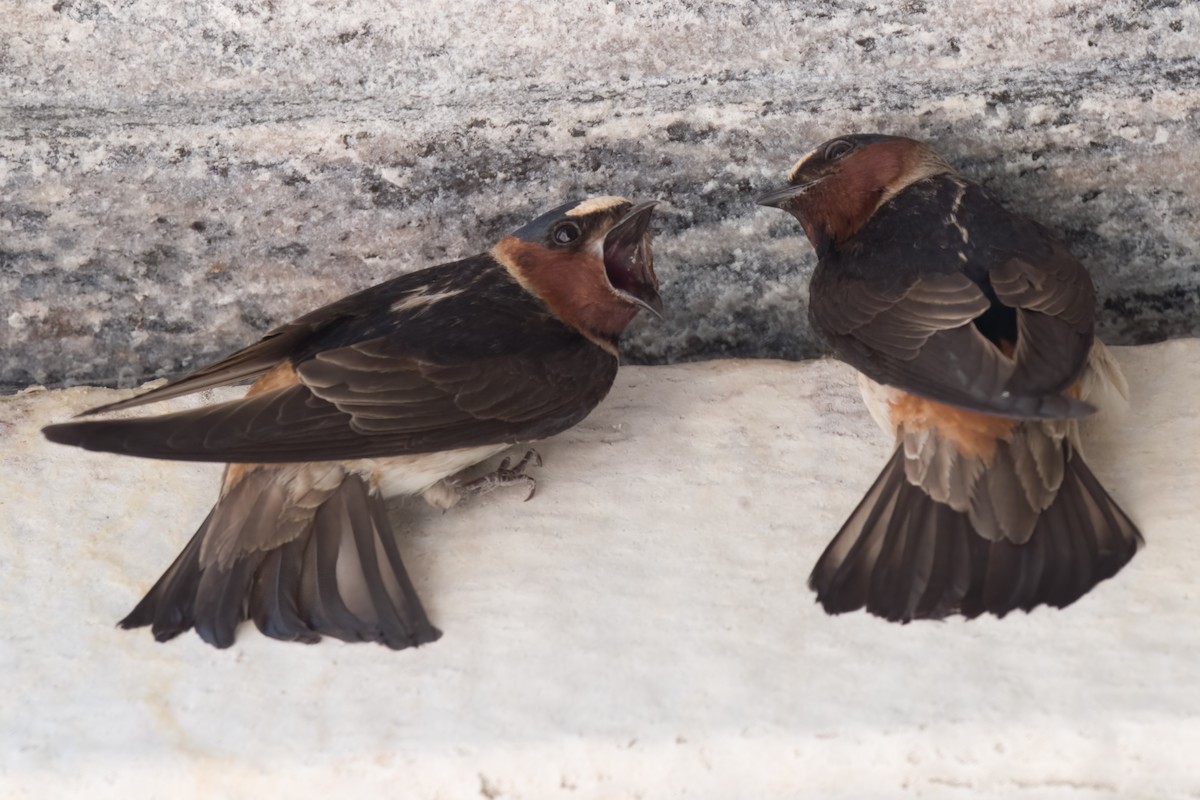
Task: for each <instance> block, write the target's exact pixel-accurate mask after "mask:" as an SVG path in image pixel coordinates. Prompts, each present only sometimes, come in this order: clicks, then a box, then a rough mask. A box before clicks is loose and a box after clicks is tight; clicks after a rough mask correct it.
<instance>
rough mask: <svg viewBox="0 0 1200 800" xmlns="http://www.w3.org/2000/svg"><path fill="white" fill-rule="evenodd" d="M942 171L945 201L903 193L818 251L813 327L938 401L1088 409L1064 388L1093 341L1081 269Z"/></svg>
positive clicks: (861, 363) (1017, 412)
mask: <svg viewBox="0 0 1200 800" xmlns="http://www.w3.org/2000/svg"><path fill="white" fill-rule="evenodd" d="M936 180H940V181H942V182H943V183H944V184H945V186H944V190H945V192H950V193H953V194H952V196H951V197H949V198H948V197H946V196H943V195H944V193H945V192H930V191H926V192H916V193H915V194H912V195H910V193H909V192H904V193H901V194H900V195H899V196H897V198H895V199H893V200H892V201H891V202H890V203H889V204H887V205H885V206H884V207H883V208H882V209H880V211H879V212H877V214H876V217H873V218H872V219H871V220H870V221H869V222H868V223H867V225H865V226H864V227H863V229H862V230H861V231H860V232H859V234H858V235H857V236H856V237H855V238H854V239H853V240H851V241H850V242H849V243H847V244H846V245H845V246H844V247H843V248H842V249H841V250H840V251H839V252H835V253H831V254H829V255H828V256H826V258H824V259H822V261H821V263H820V264H819V265H818V267H817V271H816V273H815V274H814V275H813V280H812V286H811V299H810V303H809V318H810V320H811V322H812V325H813V328H814V329H815V330H816V331H817V332H818V333H819V334H820V335H822V336H823V337H824V338H825V339H826V340H827V341H828V342H829V343H830V344H831V345H832V346H833V348H834V350H835V351H836V353H837V355H838V357H839V358H841V359H842V360H844V361H846V362H847V363H849V364H851V365H852V366H854V367H855V368H856V369H858V370H859V371H861V372H863V373H864V374H866V375H867V376H868V377H870V378H872V379H873V380H875V381H878V382H880V383H884V384H888V385H891V386H896V387H898V388H901V389H905V390H907V391H910V392H913V393H915V394H918V395H921V396H923V397H928V398H930V399H932V400H938V401H940V402H944V403H947V404H950V405H955V406H959V407H962V408H967V409H970V410H973V411H981V412H984V413H991V414H997V415H1000V416H1010V417H1025V418H1046V417H1048V418H1062V417H1078V416H1084V415H1087V414H1089V413H1091V412H1092V411H1093V410H1094V409H1093V408H1092V406H1090V405H1088V404H1087V403H1084V402H1081V401H1079V400H1077V399H1075V398H1073V397H1069V396H1066V395H1064V394H1063V392H1064V391H1066V390H1067V389H1069V387H1070V386H1071V385H1072V383H1073V382H1074V381H1075V380H1076V379H1077V378H1078V377H1079V375H1080V373H1081V372H1082V370H1083V366H1084V364H1085V363H1086V360H1087V354H1088V351H1089V350H1090V348H1091V343H1092V336H1093V329H1092V319H1093V318H1092V314H1093V307H1094V302H1095V299H1094V290H1093V288H1092V283H1091V279H1090V278H1089V276H1088V274H1087V271H1086V270H1085V269H1084V267H1083V265H1082V264H1080V263H1079V262H1078V261H1077V260H1075V259H1074V258H1073V257H1072V256H1071V255H1070V253H1069V252H1067V250H1066V248H1064V247H1062V246H1061V245H1059V244H1058V243H1056V242H1054V241H1053V239H1051V238H1050V237H1049V235H1048V234H1047V233H1046V232H1045V231H1044V230H1043V229H1042V228H1041V227H1040V226H1037V225H1036V224H1035V223H1032V222H1030V221H1029V220H1025V219H1024V218H1021V217H1017V216H1015V215H1012V214H1009V213H1008V212H1007V211H1005V210H1004V209H1002V208H1001V207H1000V206H998V205H996V204H995V203H993V202H992V201H990V200H989V199H988V198H987V197H986V195H983V193H982V190H980V189H978V187H973V186H970V185H968V186H966V187H963V186H962V185H961V184H959V183H955V182H954V181H953V180H952V179H950V178H942V179H936ZM960 191H961V192H963V196H962V197H958V196H957V193H959V192H960ZM956 197H957V199H954V198H956ZM951 203H954V204H956V207H957V211H956V212H955V214H956V216H955V217H954V220H955V222H957V224H951V223H950V222H949V217H948V216H947V210H948V209H949V207H950V204H951ZM877 218H878V219H877ZM963 231H968V233H967V234H966V235H964V233H963Z"/></svg>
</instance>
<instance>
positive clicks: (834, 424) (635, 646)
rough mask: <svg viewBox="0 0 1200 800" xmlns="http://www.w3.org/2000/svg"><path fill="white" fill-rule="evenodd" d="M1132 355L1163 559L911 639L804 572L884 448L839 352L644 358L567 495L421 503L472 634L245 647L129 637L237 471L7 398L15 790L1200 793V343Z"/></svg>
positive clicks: (569, 469)
mask: <svg viewBox="0 0 1200 800" xmlns="http://www.w3.org/2000/svg"><path fill="white" fill-rule="evenodd" d="M1117 355H1118V357H1119V359H1120V361H1121V362H1122V364H1123V365H1124V367H1125V370H1126V373H1127V376H1128V377H1129V379H1130V384H1131V387H1132V400H1131V403H1130V407H1129V409H1128V410H1126V411H1124V412H1122V411H1120V410H1117V411H1115V412H1114V413H1107V414H1106V415H1105V416H1104V417H1102V418H1099V419H1097V420H1095V421H1094V422H1091V423H1089V431H1088V437H1089V438H1088V447H1087V455H1088V460H1089V463H1091V465H1092V466H1093V469H1094V470H1095V472H1096V473H1097V475H1098V476H1099V477H1100V479H1101V480H1102V481H1103V482H1104V483H1105V485H1106V486H1107V487H1108V488H1109V489H1110V490H1111V492H1112V493H1113V494H1114V496H1115V497H1116V498H1117V499H1118V500H1119V501H1120V502H1122V503H1123V504H1124V506H1125V507H1126V509H1127V510H1128V511H1129V513H1130V514H1131V516H1132V517H1133V518H1134V519H1135V520H1136V521H1137V522H1138V523H1139V524H1140V525H1141V527H1142V530H1143V532H1144V533H1145V536H1146V539H1147V542H1148V546H1147V548H1146V549H1145V550H1144V551H1143V552H1142V553H1140V554H1139V555H1138V556H1137V557H1136V558H1135V559H1134V561H1133V562H1132V563H1131V564H1130V565H1129V566H1128V567H1127V568H1126V569H1125V570H1124V571H1123V572H1122V573H1120V574H1119V575H1118V576H1117V577H1116V578H1115V579H1114V580H1112V581H1109V582H1107V583H1104V584H1102V585H1101V586H1100V587H1098V589H1097V590H1095V591H1093V592H1092V593H1091V594H1090V595H1088V596H1087V597H1085V598H1084V599H1083V600H1082V601H1080V602H1079V603H1078V604H1076V605H1075V606H1073V607H1071V608H1070V609H1067V610H1066V611H1063V612H1055V611H1048V610H1045V609H1042V610H1039V611H1036V612H1034V613H1033V614H1030V615H1024V614H1017V615H1015V616H1013V617H1011V618H1009V619H1006V620H1003V621H997V620H993V619H980V620H977V621H974V622H971V623H964V622H962V621H960V620H953V621H950V622H947V623H943V624H936V623H929V624H921V623H918V624H913V625H909V626H895V625H888V624H885V623H883V622H880V621H879V620H876V619H874V618H871V617H868V616H866V615H864V614H852V615H847V616H843V617H839V618H829V617H826V616H825V615H824V614H823V613H821V612H820V611H819V610H818V608H817V607H816V606H815V605H814V603H813V599H812V596H811V594H810V593H809V592H808V590H807V589H806V588H805V586H804V582H805V579H806V577H807V574H808V571H809V570H810V568H811V567H812V565H813V562H814V561H815V559H816V558H817V556H818V555H819V553H820V552H821V550H822V548H824V546H825V544H826V543H827V542H828V540H829V539H830V537H831V536H832V534H833V533H834V531H835V530H836V529H837V527H838V525H839V524H840V523H841V522H842V520H843V519H844V518H845V516H846V515H847V514H848V513H849V511H850V510H851V508H852V507H853V506H854V504H855V503H856V502H857V501H858V499H859V497H860V496H861V494H862V492H863V491H864V490H865V489H866V488H867V486H868V485H869V484H870V483H871V481H872V480H873V479H874V477H875V475H876V474H877V472H878V470H879V469H880V468H881V467H882V466H883V463H884V461H885V459H886V457H887V455H888V452H889V443H888V442H887V441H886V439H885V438H884V437H883V435H882V434H881V433H880V432H879V431H878V430H877V429H876V428H875V427H874V425H873V423H872V422H871V421H870V419H869V418H868V416H867V413H866V411H865V409H864V408H863V407H862V405H861V403H860V401H859V399H858V396H857V391H856V389H855V388H854V383H853V378H852V374H851V372H850V370H849V369H847V368H846V367H844V366H843V365H841V364H838V363H834V362H808V363H785V362H775V361H723V362H722V361H718V362H709V363H702V364H691V365H685V366H674V367H630V368H626V369H623V370H622V372H621V375H620V376H619V378H618V382H617V386H616V388H615V389H614V391H613V393H612V395H611V396H610V398H609V399H608V400H606V401H605V403H604V404H603V405H602V406H601V408H600V409H599V410H598V411H597V412H596V413H595V414H593V415H592V417H591V418H590V419H588V420H587V421H586V422H585V423H584V424H583V425H581V426H579V427H578V428H577V429H576V430H574V431H571V432H569V433H568V434H566V435H563V436H560V437H558V438H556V439H554V440H551V441H548V442H546V443H544V444H543V445H542V446H541V447H540V450H541V452H542V454H543V456H544V457H545V462H546V466H545V468H544V469H543V470H541V471H540V472H539V473H538V477H539V481H540V486H539V492H538V495H537V497H536V498H535V499H534V500H533V501H531V502H530V503H528V504H525V503H522V502H521V496H520V495H521V493H520V492H510V493H497V494H494V495H492V496H489V497H486V498H483V499H482V500H479V501H477V502H474V503H471V504H468V505H464V506H463V507H460V508H457V509H454V510H452V511H450V512H449V513H446V514H444V515H443V514H441V513H438V512H435V511H432V510H430V509H426V508H423V507H420V506H418V505H417V504H416V503H414V504H411V505H399V506H397V507H396V508H395V509H394V521H395V523H396V525H397V528H398V530H400V531H401V533H400V538H401V551H402V552H403V553H404V556H405V558H406V560H407V563H408V565H409V568H410V571H411V573H412V575H413V578H414V581H415V582H416V584H417V587H418V590H419V591H420V592H421V594H422V597H423V598H424V599H425V602H426V604H427V608H428V610H429V613H430V616H431V617H432V618H433V620H434V621H435V623H436V624H438V625H439V626H440V627H441V628H442V629H443V630H444V631H445V636H444V637H443V639H442V640H441V641H440V642H438V643H436V644H434V645H432V646H429V647H425V648H422V649H420V650H416V651H406V652H402V653H393V652H389V651H387V650H385V649H383V648H381V647H376V646H368V645H345V644H342V643H340V642H334V641H327V642H323V643H321V644H320V645H316V646H312V647H304V646H300V645H286V644H281V643H278V642H274V641H270V640H267V639H265V638H263V637H262V636H260V635H259V634H258V632H257V631H255V630H254V629H253V627H252V626H245V627H243V628H242V629H241V631H240V633H241V635H240V637H239V639H238V642H237V644H236V645H235V646H234V647H233V648H232V649H231V650H228V651H223V652H222V651H216V650H214V649H212V648H210V647H207V646H205V645H203V644H202V643H201V642H200V640H199V639H198V638H197V637H196V636H194V635H192V634H189V635H186V636H184V637H181V638H179V639H177V640H175V641H173V642H171V643H169V644H166V645H160V644H156V643H155V642H154V641H153V640H152V639H151V637H150V635H149V634H148V633H147V632H146V631H144V630H143V631H135V632H125V631H120V630H118V629H117V628H116V627H115V625H114V623H115V621H116V620H117V619H119V618H120V617H121V616H122V615H124V614H125V613H126V612H128V611H129V609H130V608H131V607H132V605H133V604H134V603H135V602H136V601H137V600H138V598H139V597H140V596H141V594H142V593H143V592H144V591H145V590H146V589H147V588H148V587H149V586H150V584H151V583H152V582H153V581H154V580H155V579H156V578H157V577H158V576H159V574H160V573H161V572H162V571H163V570H164V569H165V568H166V566H167V565H168V564H169V563H170V561H171V560H172V559H173V558H174V557H175V555H176V554H177V552H178V551H179V549H180V548H181V547H182V545H183V544H184V542H185V541H186V540H187V538H188V536H190V534H191V533H192V531H193V530H194V529H195V527H196V526H197V525H198V524H199V523H200V521H201V520H202V518H203V516H204V514H205V513H206V512H207V510H208V508H209V506H210V505H211V503H212V501H213V499H214V496H215V492H216V486H217V478H218V473H219V470H220V468H219V467H218V466H208V465H199V466H197V465H187V464H171V463H166V462H153V461H144V460H138V459H127V458H118V457H110V456H104V455H96V454H91V453H85V452H79V451H73V450H69V449H66V448H59V447H54V446H52V445H49V444H46V443H44V442H43V441H42V440H41V438H40V436H39V435H38V433H37V430H38V428H39V427H40V426H42V425H44V424H47V423H49V422H52V421H58V420H62V419H65V418H67V417H68V416H70V415H71V414H73V413H75V412H77V411H79V410H81V409H83V408H85V407H88V406H91V405H93V404H95V403H98V402H103V401H107V400H110V399H113V398H115V397H117V396H118V394H117V393H116V392H111V391H107V390H95V389H72V390H67V391H55V392H46V391H30V392H27V393H24V394H21V395H18V396H14V397H7V398H2V399H0V460H2V463H3V467H2V469H0V515H3V518H4V519H5V521H6V525H5V528H6V535H5V536H4V537H3V538H0V585H2V586H3V587H4V591H3V593H0V673H2V674H3V675H4V676H5V678H6V680H5V681H4V682H3V685H2V686H0V712H2V717H3V719H4V724H3V726H2V727H0V795H3V796H4V797H16V798H19V797H31V798H32V797H66V796H79V797H89V798H105V797H114V798H115V797H121V798H124V797H131V796H132V797H148V796H170V797H172V798H191V797H196V798H211V797H216V796H241V795H247V796H249V795H260V796H261V795H270V796H284V795H289V796H295V797H308V796H312V797H320V796H329V795H330V794H331V793H337V794H345V793H348V792H349V793H354V792H360V793H368V796H396V797H406V798H409V797H413V798H417V797H421V798H423V797H430V798H432V797H448V798H458V797H477V796H483V797H489V798H498V797H502V798H506V799H507V798H552V797H563V798H566V797H570V798H593V797H594V798H601V797H603V798H626V797H629V798H632V797H654V798H663V797H677V796H685V795H686V796H688V797H713V798H729V797H755V798H772V797H781V798H782V797H820V798H834V797H901V796H902V797H918V796H919V797H942V796H945V797H965V796H970V797H972V798H976V797H984V798H992V797H994V798H1011V797H1017V796H1020V797H1027V796H1028V797H1038V798H1060V797H1061V798H1072V799H1073V800H1077V799H1078V798H1122V800H1128V798H1135V797H1146V798H1163V797H1177V796H1185V795H1189V796H1190V795H1191V794H1194V793H1197V792H1200V770H1197V769H1196V766H1195V765H1196V753H1195V743H1196V742H1197V741H1200V670H1197V666H1196V665H1197V664H1200V625H1197V610H1196V601H1197V593H1196V590H1195V588H1194V587H1195V576H1196V574H1198V573H1200V539H1198V538H1197V536H1196V535H1195V534H1196V531H1195V528H1196V520H1197V518H1198V517H1197V504H1198V503H1200V418H1198V417H1197V414H1196V410H1195V408H1196V406H1195V403H1196V399H1195V398H1196V396H1197V392H1198V391H1200V367H1197V364H1200V340H1186V341H1174V342H1168V343H1165V344H1162V345H1156V346H1151V347H1141V348H1133V349H1125V348H1121V349H1118V350H1117Z"/></svg>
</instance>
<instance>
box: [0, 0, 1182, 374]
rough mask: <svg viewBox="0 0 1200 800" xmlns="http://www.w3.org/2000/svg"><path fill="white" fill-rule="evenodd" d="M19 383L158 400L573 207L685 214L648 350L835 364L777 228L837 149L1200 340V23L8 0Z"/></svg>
mask: <svg viewBox="0 0 1200 800" xmlns="http://www.w3.org/2000/svg"><path fill="white" fill-rule="evenodd" d="M0 5H2V6H4V7H3V8H2V9H0V10H2V11H3V15H2V17H0V18H2V19H3V20H4V22H3V23H2V24H3V26H4V29H5V35H4V36H3V37H2V38H0V186H2V189H0V389H7V390H11V389H13V388H17V387H21V386H24V385H27V384H29V383H34V382H36V383H45V384H50V385H60V384H64V383H66V384H70V383H80V382H87V383H107V384H114V383H119V384H121V385H132V384H134V383H136V382H138V381H140V380H142V379H145V378H148V377H153V376H156V375H166V374H174V373H177V372H179V371H181V370H185V369H188V368H191V367H195V366H197V365H199V364H200V363H201V362H203V361H205V360H208V359H211V358H213V357H216V356H218V355H220V354H222V353H225V352H228V351H230V350H232V349H234V348H236V347H238V346H240V345H243V344H245V343H248V342H249V341H251V340H253V339H254V338H256V336H257V335H259V334H261V333H263V332H264V331H265V330H267V329H268V328H269V327H271V326H272V325H273V324H275V323H277V322H281V321H284V320H286V319H288V318H290V317H292V316H294V315H296V314H299V313H301V312H303V311H306V310H308V309H310V308H312V307H314V306H316V305H318V304H320V303H322V302H325V301H327V300H330V299H334V298H336V297H338V296H340V295H341V294H343V293H345V292H348V291H350V290H352V289H356V288H360V287H363V286H366V285H368V284H370V283H372V282H375V281H378V280H381V279H383V278H386V277H388V276H390V275H393V274H395V273H398V272H401V271H407V270H412V269H416V268H419V267H422V266H427V265H430V264H433V263H437V262H440V261H444V260H449V259H452V258H456V257H459V256H464V255H468V254H471V253H473V252H477V251H479V250H482V249H485V248H486V247H487V246H489V245H490V243H491V242H493V241H494V240H495V239H496V238H497V237H499V236H500V235H502V234H503V233H505V232H506V231H507V230H509V229H511V228H513V227H514V226H516V225H517V224H519V223H520V222H521V221H522V220H523V219H525V218H528V217H529V216H531V215H533V214H536V213H537V212H538V211H539V210H540V209H543V208H546V207H550V206H553V205H556V204H558V203H560V202H562V201H563V200H565V199H568V198H569V197H574V196H581V195H587V194H596V193H606V194H607V193H614V194H624V195H627V196H630V197H634V198H638V199H643V198H644V199H658V200H660V201H662V206H661V208H662V214H661V219H660V221H659V223H658V226H657V230H658V245H657V263H658V265H659V267H658V268H659V273H660V277H661V278H662V281H663V296H664V299H665V300H666V302H667V303H668V307H669V312H670V315H669V319H668V320H667V321H666V322H665V323H657V322H652V321H650V320H639V321H638V322H637V323H635V326H634V328H632V329H631V331H630V334H629V336H628V339H627V353H628V355H629V357H630V359H631V360H634V361H643V362H661V361H676V360H687V359H704V358H714V357H721V356H730V355H743V356H782V357H787V358H800V357H809V356H813V355H817V354H818V353H819V352H820V349H819V345H818V344H817V343H816V342H815V341H814V340H813V338H812V336H811V334H810V332H809V330H808V328H807V323H806V321H805V303H806V297H807V291H806V285H807V280H808V276H809V274H810V271H811V269H812V265H813V257H812V254H811V252H810V250H809V248H808V246H807V243H806V242H805V241H804V240H803V238H802V236H801V235H800V231H799V229H798V227H797V226H796V225H795V224H794V223H793V222H792V221H790V220H789V219H788V218H787V217H785V216H784V215H782V214H780V213H779V212H777V211H773V210H771V209H761V208H759V207H757V206H755V205H754V203H753V198H754V196H755V195H756V193H757V192H759V191H761V190H763V189H766V188H770V187H774V186H777V185H779V184H780V182H781V181H782V179H783V175H784V173H785V171H786V169H787V167H788V166H789V165H790V163H791V162H792V161H793V160H794V159H795V158H796V157H797V156H798V155H800V154H801V153H802V152H804V151H805V150H807V149H808V148H809V147H810V146H811V145H813V144H815V143H816V142H819V141H821V140H823V139H826V138H829V137H830V136H833V135H836V134H839V133H847V132H854V131H873V130H876V131H885V132H892V133H900V134H906V135H912V136H917V137H921V138H925V139H928V140H930V141H931V142H933V143H934V144H935V145H936V146H938V147H939V148H940V149H941V150H942V151H943V153H944V154H945V155H946V156H947V157H948V158H949V159H950V160H951V161H952V163H955V164H956V165H958V166H959V167H960V168H961V169H962V171H964V172H965V173H966V174H968V175H970V176H972V177H975V178H976V179H979V180H981V181H983V182H984V183H985V184H986V185H987V186H989V187H990V188H991V189H992V190H993V191H994V192H995V193H997V194H998V195H999V196H1000V197H1002V198H1004V199H1006V200H1007V201H1008V202H1009V203H1010V204H1011V205H1012V206H1014V207H1017V208H1020V209H1023V210H1026V211H1027V212H1029V213H1030V214H1032V215H1034V216H1036V217H1038V218H1040V219H1041V220H1042V221H1043V222H1045V223H1046V224H1048V225H1049V226H1050V227H1051V228H1052V229H1054V230H1056V231H1058V232H1059V233H1060V234H1061V235H1062V236H1063V237H1064V238H1065V239H1066V240H1068V241H1069V242H1070V244H1071V246H1072V247H1073V248H1074V249H1075V251H1076V253H1077V254H1078V255H1080V256H1081V257H1083V258H1084V259H1085V260H1086V261H1087V263H1089V264H1090V266H1091V267H1092V270H1093V273H1094V275H1095V278H1096V282H1097V284H1098V287H1099V289H1100V293H1101V325H1102V327H1101V331H1102V333H1103V335H1104V336H1105V337H1106V338H1107V339H1109V340H1110V341H1114V342H1118V343H1135V342H1145V341H1151V340H1155V339H1160V338H1163V337H1168V336H1179V335H1194V334H1196V333H1198V332H1200V308H1198V297H1200V266H1198V265H1200V255H1198V254H1197V253H1198V252H1200V218H1198V217H1197V213H1196V211H1195V206H1194V204H1195V198H1196V197H1198V196H1200V170H1198V169H1197V168H1196V166H1195V165H1196V164H1197V162H1200V134H1198V133H1197V131H1198V130H1200V63H1198V61H1197V56H1196V42H1197V41H1198V37H1200V7H1198V5H1197V4H1196V3H1191V2H1179V0H1175V1H1174V2H1172V0H1160V1H1159V2H1146V1H1145V0H1124V1H1123V2H1110V1H1108V0H1074V1H1073V2H1069V3H1068V2H1059V1H1058V0H1041V2H1031V3H1025V4H1013V3H1008V2H1004V3H1001V2H996V3H938V2H933V1H932V0H925V1H924V2H922V1H920V0H911V1H910V2H901V3H879V2H873V3H868V2H859V1H858V0H833V1H831V2H809V3H780V2H773V3H766V2H764V3H742V2H712V1H709V0H702V1H696V2H688V1H685V0H675V1H674V2H661V3H650V2H627V1H626V0H620V1H619V2H610V3H603V2H578V3H569V4H544V3H538V2H512V3H498V2H493V1H492V0H488V1H487V2H484V1H483V0H462V1H459V0H456V1H455V2H444V3H432V2H430V3H396V4H394V7H388V5H387V4H385V3H379V2H366V1H365V0H346V1H345V2H340V3H308V4H300V3H282V2H249V1H244V2H198V3H197V2H183V0H153V2H151V1H150V0H144V1H142V2H137V1H133V2H125V1H122V2H117V1H116V0H58V1H57V2H49V1H47V2H38V3H33V2H14V0H3V2H2V3H0Z"/></svg>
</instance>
